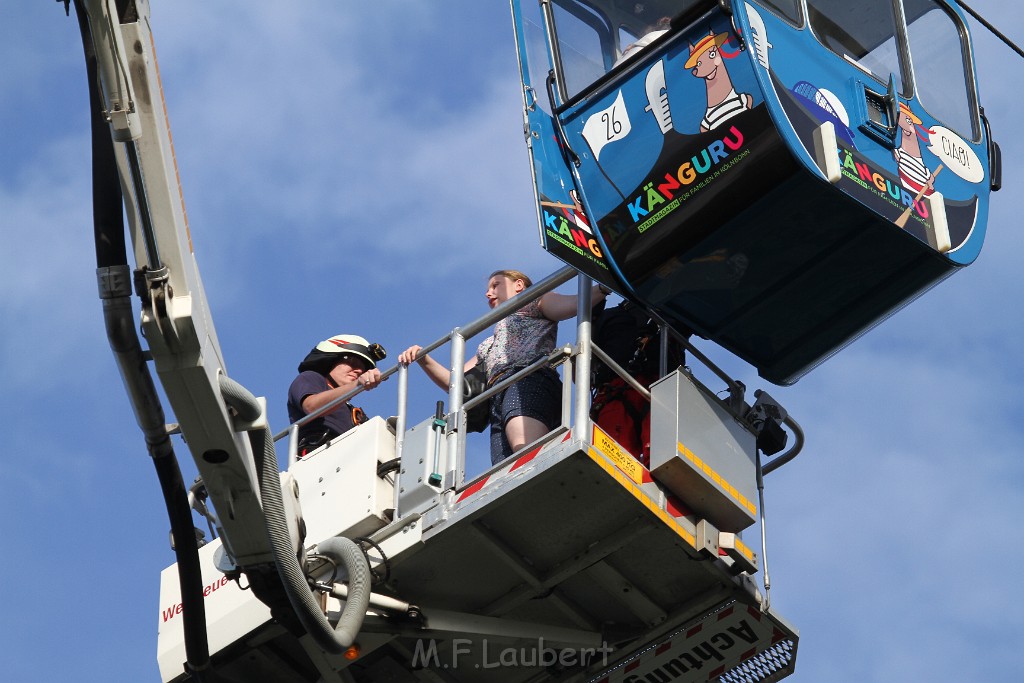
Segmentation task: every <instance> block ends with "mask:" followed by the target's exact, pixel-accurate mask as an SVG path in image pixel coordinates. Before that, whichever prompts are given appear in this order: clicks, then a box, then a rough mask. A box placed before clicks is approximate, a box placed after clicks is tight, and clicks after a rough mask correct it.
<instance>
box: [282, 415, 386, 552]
mask: <svg viewBox="0 0 1024 683" xmlns="http://www.w3.org/2000/svg"><path fill="white" fill-rule="evenodd" d="M394 457H395V435H394V433H392V431H391V429H390V428H389V427H388V425H387V423H386V422H385V421H384V420H383V419H382V418H380V417H373V418H370V419H369V420H368V421H366V422H364V423H363V424H361V425H359V426H358V427H356V428H355V429H350V430H349V431H347V432H345V433H344V434H342V435H341V436H339V437H337V438H335V439H333V440H332V441H331V442H330V443H329V444H327V445H326V446H324V447H323V448H320V449H318V450H315V451H313V452H312V453H310V454H309V455H307V456H305V457H304V458H302V459H301V460H299V461H298V462H296V463H295V464H294V465H292V466H291V468H289V470H288V472H289V473H290V474H291V475H292V476H293V477H294V478H295V481H296V482H297V483H298V485H299V504H300V505H301V507H302V516H303V519H304V520H305V523H306V545H307V546H309V545H312V544H313V543H318V542H320V541H322V540H324V539H327V538H333V537H334V536H346V537H348V538H356V537H359V536H367V535H369V534H371V533H373V532H374V531H376V530H377V529H380V528H381V527H383V526H384V525H385V524H387V523H388V521H390V516H391V512H390V511H391V510H392V509H393V508H394V506H395V502H394V500H395V489H394V485H393V484H392V483H391V480H392V478H393V476H394V474H393V473H392V474H391V475H388V476H387V478H386V479H385V478H383V477H380V476H378V474H377V465H379V464H380V463H382V462H387V461H389V460H391V459H392V458H394Z"/></svg>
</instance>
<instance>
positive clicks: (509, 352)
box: [398, 270, 607, 464]
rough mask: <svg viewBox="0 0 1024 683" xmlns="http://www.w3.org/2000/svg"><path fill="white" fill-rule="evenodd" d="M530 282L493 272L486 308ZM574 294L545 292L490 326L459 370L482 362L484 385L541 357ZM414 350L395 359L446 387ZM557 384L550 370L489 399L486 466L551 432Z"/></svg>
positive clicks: (438, 367) (437, 370)
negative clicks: (488, 461) (488, 458)
mask: <svg viewBox="0 0 1024 683" xmlns="http://www.w3.org/2000/svg"><path fill="white" fill-rule="evenodd" d="M532 284H533V281H532V280H530V278H529V277H528V276H527V275H526V274H525V273H522V272H520V271H518V270H497V271H495V272H493V273H491V275H490V277H488V278H487V292H486V294H485V296H486V297H487V304H488V306H490V307H491V308H495V307H496V306H498V305H500V304H502V303H504V302H506V301H508V300H509V299H511V298H512V297H514V296H516V295H518V294H519V293H521V292H523V291H524V290H526V289H527V288H528V287H530V286H531V285H532ZM606 296H607V291H606V290H605V289H604V288H602V287H600V286H597V285H595V286H594V289H593V302H594V304H595V305H596V304H598V303H600V302H601V301H604V299H605V297H606ZM576 298H577V297H576V296H575V295H566V294H558V293H555V292H548V293H547V294H545V295H543V296H541V297H540V298H539V299H536V300H534V301H531V302H530V303H528V304H527V305H525V306H523V307H522V308H520V309H519V310H518V311H516V312H515V313H512V314H511V315H509V316H508V317H506V318H504V319H502V320H499V321H498V322H497V324H495V326H494V334H493V335H491V336H490V337H488V338H487V339H485V340H484V341H483V342H481V344H480V346H479V347H478V348H477V352H476V355H475V356H473V357H472V358H470V359H469V360H468V361H467V362H466V365H465V368H464V369H465V370H467V371H468V370H469V369H470V368H473V367H475V366H476V365H477V364H478V363H482V364H483V368H484V370H485V371H486V374H487V385H488V386H491V385H493V384H495V383H497V382H499V381H501V380H502V379H503V378H505V377H508V376H510V375H512V374H514V373H515V372H517V371H518V370H520V369H522V368H524V367H526V366H527V365H529V364H530V363H532V362H533V361H535V360H537V359H538V358H541V357H543V356H547V355H548V354H550V353H551V352H552V351H553V350H554V348H555V336H556V334H557V332H558V321H560V320H567V319H569V318H571V317H573V316H574V315H576ZM421 348H422V347H420V346H415V345H414V346H410V347H409V348H408V349H406V350H405V351H403V352H402V353H401V354H400V355H399V356H398V360H399V361H400V362H402V363H405V364H407V365H408V364H410V363H412V362H413V361H416V362H418V363H419V365H420V367H421V368H423V371H424V372H426V373H427V376H428V377H430V379H431V380H433V382H434V383H435V384H436V385H437V386H439V387H441V388H442V389H444V390H446V391H447V389H448V383H449V381H450V379H451V372H450V371H449V370H448V368H447V367H445V366H444V365H443V364H441V363H439V362H437V361H436V360H434V359H433V358H431V357H430V356H427V355H424V356H422V357H420V358H419V359H418V361H417V359H416V354H418V353H419V351H420V349H421ZM561 387H562V382H561V380H560V379H559V377H558V373H557V372H555V371H554V370H553V369H551V368H544V369H542V370H538V371H537V372H534V373H533V374H531V375H529V376H527V377H524V378H523V379H521V380H519V381H518V382H516V383H515V384H513V385H512V386H510V387H508V388H507V389H505V390H504V391H502V392H501V393H499V394H497V395H496V396H494V397H493V398H492V399H491V405H490V411H491V412H490V424H491V427H490V436H491V463H492V464H497V463H499V462H501V461H502V460H504V459H505V458H507V457H508V456H510V455H512V454H513V453H515V452H516V451H517V450H519V449H520V448H522V447H523V446H525V445H526V444H528V443H532V442H533V441H536V440H537V439H539V438H540V437H542V436H544V435H545V434H547V433H548V432H549V431H551V430H552V429H554V428H555V427H556V426H557V425H558V424H559V422H560V410H561V400H562V398H561V397H562V388H561Z"/></svg>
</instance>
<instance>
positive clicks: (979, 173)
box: [928, 126, 985, 183]
mask: <svg viewBox="0 0 1024 683" xmlns="http://www.w3.org/2000/svg"><path fill="white" fill-rule="evenodd" d="M928 151H929V152H931V153H932V154H934V155H935V156H937V157H938V158H939V159H941V160H942V163H943V164H944V165H945V167H946V168H948V169H949V170H950V171H952V172H953V173H955V174H957V175H958V176H960V177H961V178H963V179H964V180H966V181H967V182H969V183H980V182H981V181H983V180H984V179H985V169H984V168H983V167H982V165H981V159H979V158H978V155H977V154H975V153H974V150H973V149H971V146H970V145H968V144H967V143H966V142H964V139H963V138H962V137H960V136H959V135H957V134H956V133H954V132H953V131H951V130H950V129H948V128H945V127H943V126H932V127H931V128H930V129H929V130H928Z"/></svg>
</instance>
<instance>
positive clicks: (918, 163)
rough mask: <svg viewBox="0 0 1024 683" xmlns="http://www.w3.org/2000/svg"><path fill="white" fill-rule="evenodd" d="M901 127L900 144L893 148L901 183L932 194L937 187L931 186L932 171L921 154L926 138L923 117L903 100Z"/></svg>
mask: <svg viewBox="0 0 1024 683" xmlns="http://www.w3.org/2000/svg"><path fill="white" fill-rule="evenodd" d="M897 122H898V124H899V127H900V133H901V135H900V146H899V147H897V148H896V149H894V150H893V157H895V159H896V168H897V169H898V170H899V173H900V183H902V184H903V187H905V188H907V189H908V190H910V191H911V192H921V191H924V194H925V195H930V194H931V193H932V192H934V191H935V189H934V188H933V187H932V186H931V184H930V182H929V181H930V180H931V177H932V172H931V171H930V170H928V167H927V166H926V165H925V163H924V158H923V157H922V156H921V140H922V139H926V138H924V136H923V135H922V134H921V133H920V130H919V128H918V126H920V125H921V119H919V118H918V117H917V115H916V114H914V112H913V111H911V110H910V107H908V106H907V105H906V104H904V103H903V102H900V115H899V118H898V120H897Z"/></svg>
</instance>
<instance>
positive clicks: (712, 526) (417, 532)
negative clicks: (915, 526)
mask: <svg viewBox="0 0 1024 683" xmlns="http://www.w3.org/2000/svg"><path fill="white" fill-rule="evenodd" d="M573 274H574V273H573V271H572V270H571V269H569V268H565V269H563V270H562V271H560V272H558V273H556V274H554V275H553V276H552V277H550V278H548V279H547V280H545V281H544V282H542V283H539V284H538V285H537V286H536V287H537V291H536V292H530V291H528V292H526V293H524V294H521V295H519V296H517V297H514V298H513V299H512V300H510V301H509V302H507V304H506V305H504V306H503V309H504V310H496V311H493V312H492V313H491V314H489V315H488V316H485V318H484V319H481V320H478V321H473V322H471V323H470V324H468V325H466V326H463V327H460V328H456V329H455V330H453V331H452V333H451V334H450V335H448V337H446V338H444V339H442V340H439V342H436V343H435V344H433V345H432V346H431V347H430V348H437V347H439V346H441V344H442V343H448V342H449V341H450V340H452V339H455V340H457V341H456V342H455V343H456V344H457V343H459V342H464V338H465V337H463V335H464V334H465V333H466V332H473V331H474V330H479V329H484V328H485V325H486V324H488V323H489V322H490V321H491V320H493V319H495V318H497V317H501V316H503V315H507V314H508V313H509V312H511V310H514V309H515V308H518V307H520V306H523V305H525V304H526V303H528V302H529V301H530V300H532V299H533V298H534V297H536V296H539V295H541V294H543V292H544V291H547V290H548V289H550V288H551V287H552V286H553V284H552V283H558V282H561V281H564V280H565V279H566V277H568V276H571V275H573ZM587 289H588V288H587ZM585 294H586V293H585V292H584V296H585ZM582 313H583V315H582V316H581V322H580V323H579V327H578V328H577V329H578V330H579V331H580V332H581V336H586V334H587V332H586V330H587V328H588V327H589V325H590V322H589V320H588V319H587V318H588V316H587V315H586V312H585V311H584V312H582ZM583 349H584V344H581V343H580V342H579V340H577V341H576V342H575V343H573V344H570V345H567V346H566V347H564V348H561V349H558V350H556V352H555V353H554V354H552V357H550V358H546V359H542V360H541V361H539V362H538V363H537V364H536V367H543V366H545V365H555V366H556V367H561V368H562V369H563V371H565V372H568V373H570V375H569V376H568V377H566V378H565V382H564V387H565V397H564V398H565V400H564V401H563V404H564V405H563V424H562V426H560V427H559V428H557V429H555V430H553V431H552V432H551V433H549V434H548V435H546V436H545V437H544V438H543V439H541V440H540V441H539V442H538V443H535V444H531V445H528V446H527V447H525V448H524V449H522V450H521V451H520V452H518V453H516V454H515V455H513V456H512V457H510V458H508V459H507V460H505V461H504V462H501V463H499V464H497V465H495V466H494V467H492V468H490V469H489V470H487V471H486V472H483V473H481V474H480V475H478V476H475V477H470V478H466V477H465V476H464V472H465V461H466V458H465V448H466V440H465V439H464V438H463V436H462V435H463V434H464V430H462V431H460V429H461V427H462V426H463V425H464V411H465V408H466V406H460V407H459V408H458V409H457V410H456V411H455V412H451V413H447V414H446V415H444V416H443V417H442V418H441V419H438V418H437V417H429V418H428V419H426V420H424V421H422V422H420V423H419V424H417V425H415V426H413V427H411V428H409V429H406V430H404V431H397V426H398V425H399V423H401V422H403V421H404V419H405V412H404V405H402V403H401V402H400V405H399V406H398V411H397V412H398V413H399V414H398V416H397V417H396V418H393V419H390V420H384V419H382V418H380V417H376V418H373V419H371V420H369V421H368V422H366V423H364V424H362V425H359V426H358V427H356V428H355V429H354V430H351V431H350V432H346V433H345V434H343V435H341V436H339V437H337V438H336V439H335V440H333V441H331V442H330V443H328V444H326V445H325V446H323V447H321V448H320V449H318V450H316V451H313V452H312V453H309V454H307V455H306V456H305V457H302V458H301V459H299V458H297V457H296V455H295V447H294V436H295V434H296V433H297V429H296V427H297V425H292V427H291V428H289V430H287V431H285V432H283V433H282V434H281V435H280V436H281V437H287V436H291V442H292V443H291V444H290V446H289V448H288V450H289V451H290V453H291V457H290V458H289V461H290V466H289V468H288V475H289V476H290V477H291V478H292V479H293V481H294V484H295V486H296V488H297V490H298V494H297V508H299V509H300V510H301V517H302V519H303V522H304V527H305V529H306V537H305V545H306V547H307V550H308V552H309V557H310V558H311V567H312V570H311V573H312V575H313V576H314V577H318V578H317V579H316V583H317V585H319V586H320V587H321V590H323V591H324V594H325V595H326V596H333V595H337V594H338V593H337V592H336V591H335V592H333V593H332V592H331V590H330V589H329V588H328V586H330V585H331V583H330V581H326V580H325V579H324V578H323V576H322V575H323V574H324V573H334V568H333V567H332V568H331V571H329V572H328V571H327V570H326V568H324V567H317V559H316V555H317V553H316V546H317V543H318V542H319V541H321V540H323V539H328V538H333V537H337V536H345V537H349V538H354V539H360V543H361V544H362V545H363V547H364V548H365V549H366V556H367V559H368V561H369V565H370V567H371V569H372V571H373V573H374V574H375V575H376V576H377V577H378V579H379V583H378V584H377V585H376V586H375V587H374V589H373V591H374V597H371V599H370V610H369V612H368V613H367V615H366V617H365V618H364V619H363V621H362V626H361V630H360V634H359V636H358V639H357V645H356V649H354V650H351V651H350V653H349V654H350V656H351V657H353V658H352V659H351V660H347V659H345V657H344V656H333V657H332V656H327V655H323V654H322V653H316V648H315V647H312V648H311V647H310V646H309V645H308V644H307V646H306V647H303V644H302V638H301V637H300V638H296V637H295V636H294V635H293V634H291V633H289V632H288V631H287V629H285V628H284V627H282V626H281V625H279V624H277V623H275V622H274V620H273V619H272V618H271V615H270V612H269V610H268V609H267V608H266V607H265V606H264V605H262V604H261V603H260V602H259V601H258V600H257V599H256V598H255V597H253V596H251V595H249V594H247V593H245V592H244V591H242V590H240V589H239V587H238V586H237V585H236V584H235V583H233V582H224V581H222V580H221V579H220V577H221V576H222V575H221V574H220V572H219V571H218V570H217V569H216V566H215V564H216V563H215V561H214V558H215V557H216V555H217V553H218V550H219V549H218V547H217V544H216V543H213V544H210V545H208V546H206V547H204V548H203V549H202V550H201V551H200V552H201V553H202V554H203V555H204V557H205V558H206V564H205V565H204V567H205V570H206V571H205V573H204V585H208V586H213V585H216V584H217V583H218V581H221V584H222V585H220V586H218V589H217V590H216V591H211V592H210V593H209V595H208V596H207V598H206V604H207V609H208V618H209V620H210V625H211V630H210V632H211V647H212V648H213V649H214V654H213V660H214V662H215V663H216V668H217V670H218V671H219V672H221V673H222V674H223V675H227V676H232V677H235V678H237V680H245V679H246V677H247V676H252V675H257V674H258V673H259V672H266V671H274V672H275V679H276V680H285V681H291V680H295V681H304V680H325V681H329V680H357V681H378V680H389V681H390V680H394V681H418V680H428V681H433V680H449V681H538V680H572V681H590V680H594V681H603V680H607V681H618V680H621V681H626V680H629V681H642V680H647V679H645V678H644V676H645V675H647V674H648V673H650V674H651V675H652V676H659V675H662V674H663V675H668V676H670V678H667V679H664V680H680V681H707V680H723V681H731V680H737V681H740V680H743V681H774V680H779V679H781V678H783V677H784V676H786V675H788V674H789V673H790V672H792V670H793V667H794V665H795V658H796V649H797V643H798V640H799V637H798V633H797V631H796V630H795V629H794V628H793V627H792V626H791V625H789V624H788V623H787V622H786V621H785V620H784V619H783V618H782V617H781V616H780V615H778V614H777V613H776V612H775V611H774V610H773V609H772V608H771V606H770V604H769V602H768V600H767V597H766V594H765V593H762V592H761V590H760V589H759V586H758V584H757V581H756V577H757V574H758V572H759V570H760V568H761V553H760V552H759V551H755V550H754V549H753V548H752V547H751V546H750V545H748V543H750V542H749V541H744V540H743V539H742V538H741V535H742V531H743V530H744V529H749V528H750V527H751V526H752V525H754V524H755V523H756V522H757V521H758V519H759V514H760V512H761V507H760V503H759V492H758V489H757V481H758V480H759V476H758V468H759V467H761V465H760V459H759V456H758V435H759V434H760V433H762V432H763V431H764V421H765V419H766V416H767V420H768V421H769V422H770V421H772V420H775V423H774V426H775V427H780V426H781V424H783V423H785V424H786V425H787V428H788V429H789V430H790V431H792V432H794V433H795V434H797V436H798V439H797V444H795V445H794V446H793V447H792V448H791V449H790V450H789V451H786V452H785V453H782V454H780V455H778V456H776V457H775V459H774V460H772V461H771V463H770V464H771V465H776V466H777V464H783V463H784V462H788V461H789V460H790V459H792V457H795V455H796V453H797V451H798V450H799V449H800V448H801V446H802V434H801V433H800V430H799V426H798V425H797V424H796V423H795V421H793V420H792V419H791V418H789V417H788V416H786V415H785V413H784V411H782V409H781V408H780V407H779V406H778V405H777V404H775V403H774V401H772V400H771V398H770V397H769V396H768V395H767V394H764V393H762V392H758V393H759V399H758V401H756V402H755V404H754V405H753V406H751V405H749V404H747V403H746V402H745V401H744V400H743V396H742V394H741V393H740V392H742V391H743V388H742V387H741V386H739V385H737V384H736V383H735V382H731V381H730V384H729V385H727V386H726V388H725V391H726V392H727V393H728V394H729V398H728V399H725V400H723V399H721V398H719V397H718V396H717V395H716V393H715V392H712V391H711V390H710V389H709V388H708V387H707V386H705V384H703V383H702V382H701V381H699V380H698V379H697V378H696V377H695V376H694V374H693V372H692V370H691V369H690V368H689V367H681V368H675V369H672V371H671V372H667V373H666V374H665V376H664V377H663V378H662V379H661V380H659V381H657V382H655V383H654V384H653V385H652V386H651V389H650V392H649V393H650V399H651V406H652V413H651V461H650V464H651V467H650V469H648V468H647V467H645V466H643V465H642V464H641V463H640V461H639V460H637V459H636V458H634V457H633V456H632V455H631V454H629V453H628V452H626V451H625V449H624V448H623V447H622V446H620V445H619V444H618V443H616V442H615V440H614V439H612V438H611V437H610V436H609V435H608V434H606V433H605V432H604V431H602V430H601V428H600V427H599V426H597V425H595V424H593V423H592V422H591V421H590V420H589V418H588V417H585V419H584V420H583V421H582V423H578V422H575V421H574V419H575V416H576V414H577V412H578V411H579V410H580V409H582V410H583V414H584V415H585V416H586V411H587V410H588V409H589V401H590V394H589V391H586V390H584V391H580V390H579V388H578V384H577V383H580V382H585V381H586V379H587V378H585V377H584V378H581V377H579V376H577V377H576V382H575V383H574V382H573V381H572V375H571V367H572V366H573V365H575V366H576V368H577V371H579V370H580V369H581V368H584V367H585V366H587V365H589V362H590V359H592V358H593V357H602V356H603V357H604V358H607V356H605V355H604V354H603V352H602V351H601V349H600V348H599V347H597V346H596V345H594V344H593V343H592V342H590V343H589V348H588V349H586V350H583ZM691 356H694V357H699V358H701V359H703V360H705V361H706V360H707V359H706V358H704V357H703V355H702V354H699V352H697V351H696V349H693V348H692V347H691ZM608 360H609V361H610V362H612V363H614V361H611V360H610V359H608ZM569 361H573V362H572V363H570V362H569ZM708 362H709V361H708ZM459 365H460V364H458V363H456V367H458V366H459ZM711 367H712V368H713V369H714V371H715V372H716V373H719V374H720V375H721V376H725V375H724V373H722V372H721V371H720V370H719V369H718V368H714V366H711ZM534 369H536V368H534ZM617 370H618V371H620V372H623V373H624V375H625V376H626V377H628V374H626V373H625V371H624V370H622V368H621V367H618V368H617ZM527 371H529V369H527ZM406 372H407V368H405V367H404V366H397V367H395V368H392V369H391V370H390V371H388V372H387V373H385V375H388V374H392V373H400V374H401V375H404V373H406ZM588 372H589V371H588ZM453 375H458V373H457V372H456V373H453ZM515 380H516V378H515V377H512V378H509V380H507V381H515ZM456 381H458V380H456ZM574 385H575V386H576V389H575V390H574ZM403 386H405V380H404V379H400V382H399V393H400V394H402V393H403V391H402V389H401V387H403ZM502 388H503V387H502V386H501V384H499V385H497V386H496V387H494V390H495V391H500V390H501V389H502ZM460 392H461V389H460ZM456 395H458V394H456ZM481 399H482V400H486V397H485V396H483V395H481V396H480V397H477V398H474V399H473V402H474V403H477V402H479V400H481ZM578 402H582V405H580V404H579V403H578ZM780 411H781V412H780ZM398 434H402V438H401V439H399V438H398V437H397V435H398ZM449 446H450V447H451V450H449ZM396 453H397V454H398V455H397V459H398V460H397V462H396ZM449 456H450V457H449ZM389 464H390V466H389ZM764 469H765V468H763V467H762V468H761V471H762V472H763V470H764ZM773 469H775V467H770V468H769V471H771V470H773ZM446 482H452V484H451V485H447V484H446ZM211 546H212V547H211ZM177 585H178V581H177V575H176V571H175V567H173V566H172V567H170V568H168V569H167V570H165V572H164V575H163V577H162V585H161V600H160V610H161V617H160V664H161V672H162V673H163V676H164V680H165V681H177V680H182V681H183V680H186V677H185V674H183V673H182V666H181V664H182V662H183V660H184V656H183V654H184V653H183V645H182V643H183V634H182V631H181V620H180V619H176V618H175V614H174V612H175V610H174V608H175V606H176V604H177V603H178V592H177ZM324 604H325V607H326V612H327V614H328V615H329V616H331V617H332V618H333V617H336V616H337V614H338V613H339V612H340V603H336V601H335V598H334V597H327V598H325V602H324ZM243 615H244V616H243ZM215 625H216V628H215ZM222 625H223V627H224V628H226V629H227V630H223V631H222V630H221V628H222ZM221 639H223V648H222V649H220V650H216V645H215V641H217V642H219V641H220V640H221ZM296 662H304V663H305V664H304V666H301V667H297V666H296ZM657 672H662V673H661V674H659V673H657ZM316 676H320V677H322V678H320V679H318V678H316ZM349 676H351V678H349ZM232 680H233V679H232ZM650 680H661V679H659V678H652V679H650Z"/></svg>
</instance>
